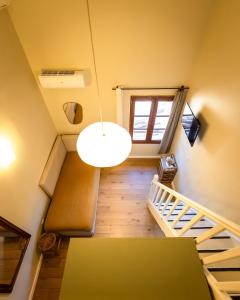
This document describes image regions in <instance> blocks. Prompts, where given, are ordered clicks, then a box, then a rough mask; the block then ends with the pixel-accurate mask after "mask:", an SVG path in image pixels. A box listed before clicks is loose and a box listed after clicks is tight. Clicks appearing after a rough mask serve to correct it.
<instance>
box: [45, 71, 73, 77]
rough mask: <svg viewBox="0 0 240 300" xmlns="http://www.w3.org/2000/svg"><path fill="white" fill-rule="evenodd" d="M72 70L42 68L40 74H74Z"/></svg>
mask: <svg viewBox="0 0 240 300" xmlns="http://www.w3.org/2000/svg"><path fill="white" fill-rule="evenodd" d="M74 73H75V71H74V70H42V72H41V75H42V76H52V75H56V76H59V75H74Z"/></svg>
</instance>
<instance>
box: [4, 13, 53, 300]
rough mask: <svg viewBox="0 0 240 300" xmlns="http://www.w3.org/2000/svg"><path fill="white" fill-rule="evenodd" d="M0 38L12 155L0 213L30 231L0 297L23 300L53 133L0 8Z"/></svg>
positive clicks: (33, 258) (33, 262) (43, 203)
mask: <svg viewBox="0 0 240 300" xmlns="http://www.w3.org/2000/svg"><path fill="white" fill-rule="evenodd" d="M0 40H1V43H0V82H1V89H0V120H1V122H0V136H1V135H5V136H6V137H7V138H8V139H9V140H10V141H11V143H12V146H13V149H14V151H15V155H16V160H15V161H14V163H13V164H12V165H11V166H9V167H8V168H7V169H0V195H1V196H0V199H1V200H0V202H1V205H0V215H1V216H3V217H4V218H6V219H7V220H9V221H11V222H13V223H14V224H16V225H17V226H19V227H21V228H22V229H24V230H26V231H27V232H29V233H30V234H31V235H32V237H31V240H30V245H29V247H28V249H27V253H26V255H25V258H24V261H23V264H22V267H21V269H20V274H19V276H18V278H17V281H16V284H15V287H14V290H13V293H12V294H9V295H8V294H6V295H3V294H1V295H0V299H8V300H9V299H16V300H26V299H28V293H29V289H30V286H31V284H32V279H33V278H32V276H33V275H32V274H33V273H34V271H35V268H36V265H37V263H38V258H39V255H38V254H37V253H36V238H37V234H38V230H39V227H40V222H41V219H42V216H43V212H44V211H45V209H46V206H47V203H48V199H47V197H46V196H45V195H44V193H43V192H42V191H41V190H40V188H39V187H38V180H39V178H40V175H41V172H42V170H43V168H44V164H45V162H46V160H47V157H48V154H49V152H50V149H51V146H52V143H53V141H54V137H55V135H56V131H55V128H54V126H53V123H52V121H51V120H50V117H49V115H48V111H47V108H46V107H45V104H44V101H43V100H42V97H41V94H40V92H39V89H38V87H37V85H36V82H35V79H34V76H33V74H32V72H31V69H30V67H29V65H28V63H27V60H26V58H25V56H24V53H23V50H22V48H21V45H20V43H19V41H18V38H17V35H16V33H15V31H14V28H13V26H12V23H11V20H10V17H9V16H8V13H7V10H6V9H4V10H1V11H0Z"/></svg>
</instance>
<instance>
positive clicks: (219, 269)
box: [208, 267, 240, 272]
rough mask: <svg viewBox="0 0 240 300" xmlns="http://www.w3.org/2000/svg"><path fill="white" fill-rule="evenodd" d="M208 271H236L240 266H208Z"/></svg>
mask: <svg viewBox="0 0 240 300" xmlns="http://www.w3.org/2000/svg"><path fill="white" fill-rule="evenodd" d="M208 271H211V272H230V271H231V272H237V271H240V267H239V268H238V267H235V268H234V267H231V268H227V267H226V268H208Z"/></svg>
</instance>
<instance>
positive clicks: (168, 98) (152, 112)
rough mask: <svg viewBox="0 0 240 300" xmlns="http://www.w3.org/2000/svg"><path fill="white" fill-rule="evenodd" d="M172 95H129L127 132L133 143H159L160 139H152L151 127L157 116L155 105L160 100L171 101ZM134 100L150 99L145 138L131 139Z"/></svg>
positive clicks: (156, 105)
mask: <svg viewBox="0 0 240 300" xmlns="http://www.w3.org/2000/svg"><path fill="white" fill-rule="evenodd" d="M173 99H174V96H131V101H130V120H129V133H130V135H131V138H132V143H133V144H159V143H161V140H152V139H151V138H152V134H153V128H154V124H155V119H156V117H157V107H158V102H160V101H171V102H172V101H173ZM136 101H151V102H152V104H151V110H150V114H149V121H148V126H147V134H146V139H145V140H133V129H134V128H133V126H134V116H135V114H134V112H135V102H136Z"/></svg>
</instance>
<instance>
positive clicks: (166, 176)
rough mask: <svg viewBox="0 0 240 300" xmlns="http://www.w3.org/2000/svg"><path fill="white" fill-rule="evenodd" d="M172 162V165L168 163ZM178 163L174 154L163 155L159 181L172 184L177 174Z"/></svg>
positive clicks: (159, 169)
mask: <svg viewBox="0 0 240 300" xmlns="http://www.w3.org/2000/svg"><path fill="white" fill-rule="evenodd" d="M168 161H171V164H169V163H168ZM177 169H178V168H177V163H176V160H175V157H174V155H173V154H162V155H161V157H160V164H159V168H158V176H159V181H160V182H162V183H171V182H172V181H173V179H174V177H175V175H176V173H177Z"/></svg>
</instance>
